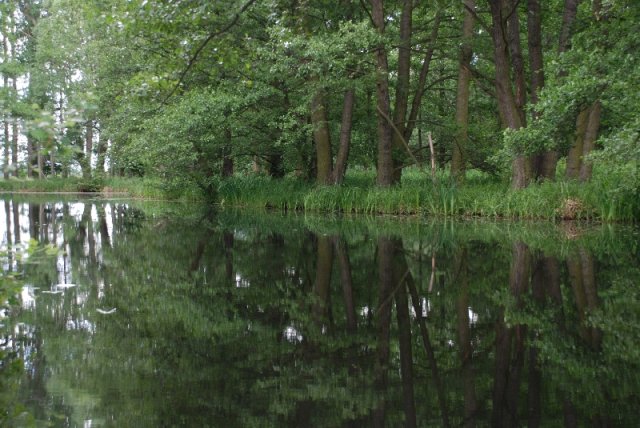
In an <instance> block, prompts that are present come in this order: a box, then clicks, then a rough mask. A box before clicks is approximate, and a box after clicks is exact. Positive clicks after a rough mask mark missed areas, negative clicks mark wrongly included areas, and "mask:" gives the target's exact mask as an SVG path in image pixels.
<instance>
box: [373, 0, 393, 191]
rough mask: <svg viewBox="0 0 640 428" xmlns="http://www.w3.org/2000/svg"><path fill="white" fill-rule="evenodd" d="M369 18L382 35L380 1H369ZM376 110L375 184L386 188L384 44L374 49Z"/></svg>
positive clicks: (389, 166) (388, 146)
mask: <svg viewBox="0 0 640 428" xmlns="http://www.w3.org/2000/svg"><path fill="white" fill-rule="evenodd" d="M371 16H372V18H373V23H374V25H375V27H376V29H377V30H378V32H379V33H380V34H381V35H382V34H384V18H385V14H384V7H383V4H382V0H371ZM376 66H377V73H376V74H377V75H376V98H377V103H376V108H377V110H378V162H377V166H378V171H377V179H376V182H377V184H378V186H381V187H387V186H390V185H391V184H393V167H394V165H393V157H392V149H393V140H392V128H391V124H390V123H389V120H390V118H391V104H390V101H389V62H388V59H387V50H386V47H385V45H384V43H382V42H381V43H380V44H379V45H378V46H377V48H376Z"/></svg>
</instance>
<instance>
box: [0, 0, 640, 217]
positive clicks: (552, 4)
mask: <svg viewBox="0 0 640 428" xmlns="http://www.w3.org/2000/svg"><path fill="white" fill-rule="evenodd" d="M334 3H335V4H334ZM639 25H640V9H639V8H637V7H635V3H634V0H616V1H607V2H602V1H600V0H593V1H578V0H550V1H545V2H542V1H540V0H529V1H527V2H522V1H518V0H483V1H480V0H465V1H464V2H444V1H425V2H419V3H417V2H415V1H412V0H387V1H382V0H369V1H368V2H356V1H340V2H333V3H331V2H326V1H324V0H309V1H304V2H299V1H292V0H246V1H243V2H238V1H236V0H217V1H215V2H210V1H201V0H193V1H179V2H151V1H147V0H131V1H126V2H123V1H121V0H103V1H99V2H77V1H71V0H47V1H42V0H20V1H18V0H8V1H5V2H2V5H0V40H1V41H2V50H1V52H0V60H1V64H2V66H1V67H0V77H1V78H2V79H1V80H2V90H1V91H0V137H2V138H0V140H1V141H2V146H1V148H0V159H1V160H2V163H1V165H2V176H3V178H4V180H2V181H3V182H2V183H0V189H3V190H5V191H12V190H18V189H19V190H31V191H36V190H37V191H80V192H92V191H100V190H103V189H104V190H105V191H107V193H108V192H118V191H121V190H126V191H127V193H128V194H130V195H132V196H135V197H150V198H158V197H169V198H176V199H183V200H194V199H202V200H207V201H209V202H211V201H216V200H217V201H219V202H221V203H223V204H225V205H230V204H232V205H241V206H261V207H272V208H279V209H283V208H284V209H288V210H293V209H305V210H307V211H311V210H313V211H335V212H338V211H340V212H357V213H393V214H423V213H425V214H426V213H428V214H433V215H440V216H488V217H494V218H498V217H500V218H559V217H562V218H584V219H598V220H604V221H622V220H624V221H627V220H632V219H635V218H637V217H638V202H637V200H638V199H639V198H638V196H639V195H640V173H639V172H638V171H639V170H638V159H639V157H640V152H639V149H638V147H640V144H638V141H639V138H640V133H639V131H638V130H639V129H640V127H639V120H640V119H638V118H640V101H638V99H637V97H634V96H633V94H636V93H638V91H639V90H640V87H639V86H638V82H640V57H638V56H637V55H634V54H633V52H636V51H638V49H639V37H638V34H640V32H639V31H638V28H639ZM418 167H423V168H425V169H428V170H429V171H430V172H431V170H432V169H434V170H437V171H438V172H437V173H435V175H436V177H435V184H433V182H432V180H431V177H429V176H425V175H426V174H423V175H420V174H417V173H416V172H415V169H416V168H418ZM362 171H375V173H365V172H362ZM444 171H448V172H447V173H444ZM265 177H269V178H265ZM294 177H295V179H294ZM479 177H482V178H479ZM13 179H19V180H20V179H21V180H23V181H12V180H13ZM32 179H33V180H34V182H32V181H30V180H32ZM129 179H131V180H129ZM24 180H26V181H24ZM35 181H42V183H36V182H35ZM452 183H455V185H454V184H452ZM507 183H508V184H507ZM540 183H542V184H540Z"/></svg>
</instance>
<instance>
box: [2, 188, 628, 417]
mask: <svg viewBox="0 0 640 428" xmlns="http://www.w3.org/2000/svg"><path fill="white" fill-rule="evenodd" d="M0 237H2V250H3V251H2V266H3V270H4V276H3V284H4V285H5V286H7V284H9V283H11V284H14V286H17V287H18V297H17V299H10V300H11V303H13V309H12V310H10V311H5V312H3V316H2V318H0V323H1V333H2V338H3V339H2V341H1V343H0V345H1V346H0V350H1V352H0V357H2V361H0V386H2V392H0V409H2V410H3V413H2V416H0V425H2V426H5V424H6V426H29V425H34V426H54V427H129V426H131V427H138V428H140V427H162V426H189V427H206V426H212V427H218V426H224V427H236V426H237V427H253V426H261V427H263V426H264V427H271V426H273V427H285V426H292V427H294V426H296V427H339V426H344V427H351V426H407V427H412V426H420V427H428V426H456V427H459V426H468V427H472V426H496V427H507V426H526V425H528V426H531V427H537V426H624V427H626V426H635V425H636V424H637V410H638V408H640V367H639V365H640V346H638V344H640V290H639V286H640V261H639V260H640V248H639V245H638V243H639V242H640V240H639V237H640V232H639V230H638V229H637V228H635V227H632V226H625V225H594V224H578V223H512V222H489V221H482V220H468V221H458V222H452V221H450V220H449V221H443V220H437V219H425V218H405V219H391V218H380V217H371V218H331V217H326V216H309V215H281V214H275V213H271V214H265V213H246V212H244V213H243V212H238V211H231V210H215V209H213V208H206V207H194V206H187V205H183V204H168V203H151V202H148V203H144V202H135V201H126V200H121V201H117V200H103V199H77V198H76V199H73V198H69V199H64V198H62V197H58V198H56V197H46V198H45V197H21V198H16V199H4V200H2V201H0ZM16 284H17V285H16Z"/></svg>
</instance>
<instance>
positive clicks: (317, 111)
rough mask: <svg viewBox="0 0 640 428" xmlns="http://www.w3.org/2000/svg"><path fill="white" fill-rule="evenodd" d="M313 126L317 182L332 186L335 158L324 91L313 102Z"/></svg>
mask: <svg viewBox="0 0 640 428" xmlns="http://www.w3.org/2000/svg"><path fill="white" fill-rule="evenodd" d="M311 125H312V126H313V140H314V142H315V145H316V182H317V183H318V184H330V182H331V166H332V163H333V156H332V153H331V132H330V131H329V122H328V121H327V108H326V102H325V97H324V92H323V90H322V89H320V90H318V91H317V92H316V94H315V95H314V96H313V99H312V100H311Z"/></svg>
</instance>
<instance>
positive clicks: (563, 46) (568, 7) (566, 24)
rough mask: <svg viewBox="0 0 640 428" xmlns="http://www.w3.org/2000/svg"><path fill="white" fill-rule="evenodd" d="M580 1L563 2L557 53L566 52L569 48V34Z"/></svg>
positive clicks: (567, 0) (568, 0)
mask: <svg viewBox="0 0 640 428" xmlns="http://www.w3.org/2000/svg"><path fill="white" fill-rule="evenodd" d="M579 3H580V0H565V2H564V11H563V13H562V27H561V28H560V40H559V41H558V52H560V53H562V52H566V51H568V50H569V48H570V47H571V34H572V32H573V23H574V22H575V20H576V14H577V13H578V4H579Z"/></svg>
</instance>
